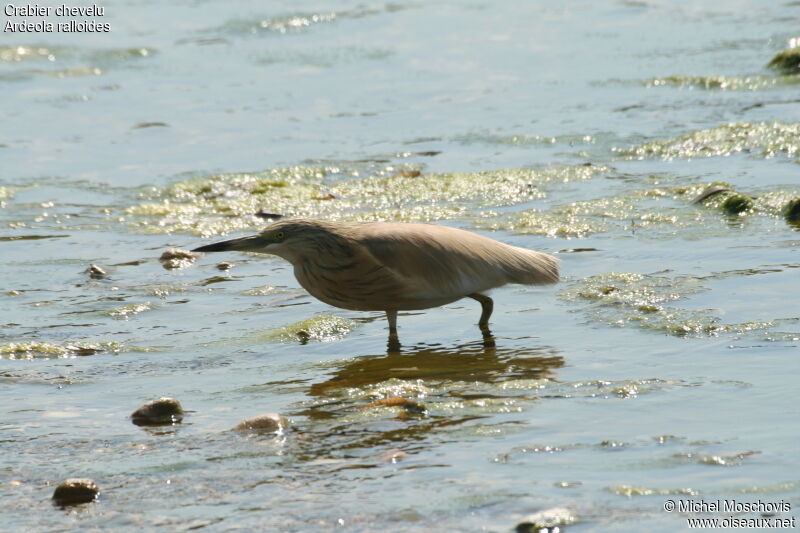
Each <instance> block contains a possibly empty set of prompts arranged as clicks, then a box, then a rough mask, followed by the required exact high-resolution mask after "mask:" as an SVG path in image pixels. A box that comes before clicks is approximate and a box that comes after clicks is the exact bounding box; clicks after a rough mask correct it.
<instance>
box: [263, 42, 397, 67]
mask: <svg viewBox="0 0 800 533" xmlns="http://www.w3.org/2000/svg"><path fill="white" fill-rule="evenodd" d="M393 53H394V52H393V51H392V50H390V49H387V48H377V47H366V46H341V47H327V48H317V49H310V50H291V51H282V52H280V53H278V52H270V53H268V54H264V55H262V56H261V57H260V58H259V60H258V63H260V64H262V65H272V64H276V63H291V64H295V65H305V66H312V67H322V68H329V67H333V66H336V65H340V64H346V63H352V62H356V61H364V60H367V61H380V60H382V59H386V58H387V57H390V56H391V55H392V54H393Z"/></svg>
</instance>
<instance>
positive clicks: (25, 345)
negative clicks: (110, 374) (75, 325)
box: [0, 341, 123, 359]
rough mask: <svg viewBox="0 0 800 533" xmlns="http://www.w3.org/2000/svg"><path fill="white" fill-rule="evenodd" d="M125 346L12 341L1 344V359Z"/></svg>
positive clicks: (69, 354) (67, 355)
mask: <svg viewBox="0 0 800 533" xmlns="http://www.w3.org/2000/svg"><path fill="white" fill-rule="evenodd" d="M122 350H123V346H122V345H121V344H120V343H117V342H75V343H64V344H56V343H52V342H44V341H25V342H10V343H6V344H0V359H3V358H5V359H38V358H45V359H53V358H70V357H78V356H87V355H94V354H96V353H101V352H110V353H118V352H121V351H122Z"/></svg>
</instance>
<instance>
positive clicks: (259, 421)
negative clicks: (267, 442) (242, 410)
mask: <svg viewBox="0 0 800 533" xmlns="http://www.w3.org/2000/svg"><path fill="white" fill-rule="evenodd" d="M288 428H289V420H287V419H286V417H283V416H281V415H279V414H278V413H266V414H263V415H258V416H254V417H252V418H247V419H245V420H242V421H241V422H239V423H238V424H236V425H235V426H234V427H233V431H239V432H241V433H283V432H284V431H286V430H287V429H288Z"/></svg>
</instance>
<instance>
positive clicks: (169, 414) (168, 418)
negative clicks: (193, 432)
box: [131, 398, 183, 426]
mask: <svg viewBox="0 0 800 533" xmlns="http://www.w3.org/2000/svg"><path fill="white" fill-rule="evenodd" d="M181 420H183V407H181V403H180V402H179V401H178V400H176V399H175V398H158V399H156V400H151V401H149V402H147V403H146V404H144V405H142V406H141V407H139V408H138V409H137V410H136V411H134V412H133V413H132V414H131V421H132V422H133V423H134V424H136V425H137V426H164V425H172V424H177V423H179V422H180V421H181Z"/></svg>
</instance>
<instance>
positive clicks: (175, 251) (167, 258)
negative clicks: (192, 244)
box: [158, 248, 200, 270]
mask: <svg viewBox="0 0 800 533" xmlns="http://www.w3.org/2000/svg"><path fill="white" fill-rule="evenodd" d="M198 257H200V256H199V255H198V254H196V253H194V252H190V251H189V250H181V249H180V248H170V249H168V250H167V251H165V252H164V253H163V254H161V257H159V258H158V260H159V261H161V266H163V267H164V268H166V269H167V270H174V269H177V268H185V267H187V266H189V265H191V264H192V263H194V262H195V261H197V258H198Z"/></svg>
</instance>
